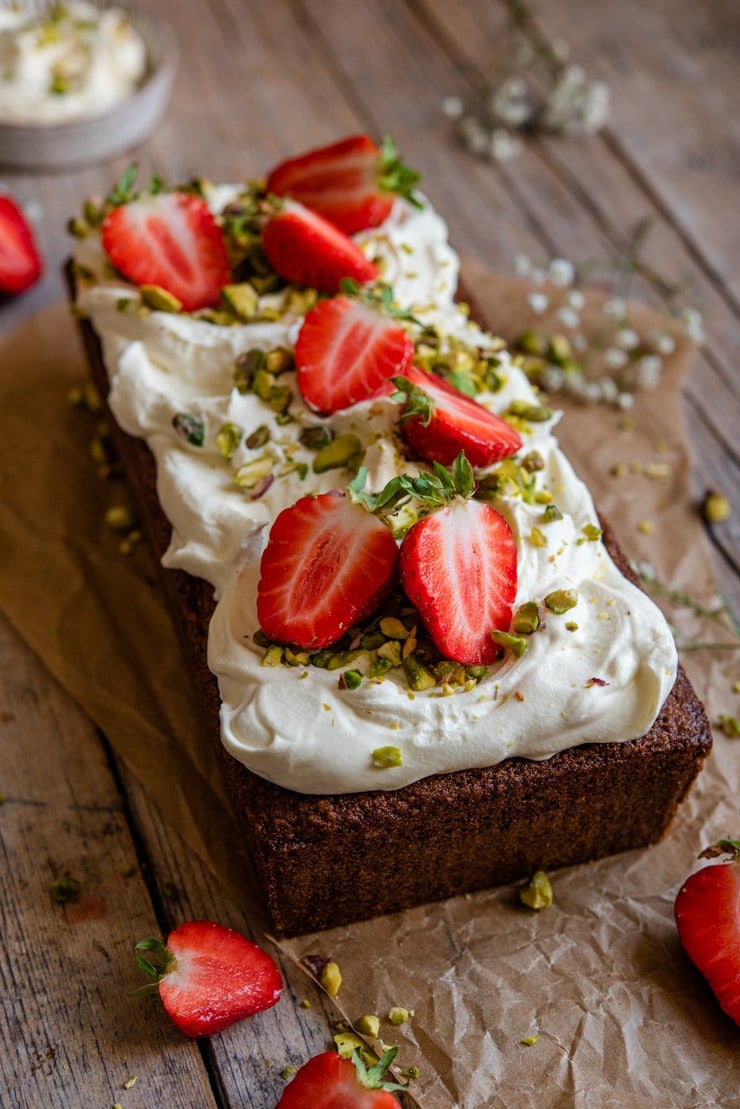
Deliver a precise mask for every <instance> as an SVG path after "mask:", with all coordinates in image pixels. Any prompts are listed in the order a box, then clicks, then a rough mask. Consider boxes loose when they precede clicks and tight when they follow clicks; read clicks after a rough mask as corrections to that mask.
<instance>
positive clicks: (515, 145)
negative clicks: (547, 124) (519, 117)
mask: <svg viewBox="0 0 740 1109" xmlns="http://www.w3.org/2000/svg"><path fill="white" fill-rule="evenodd" d="M521 149H522V144H521V143H520V142H519V139H517V138H515V137H514V135H512V134H511V132H510V131H507V130H505V128H503V127H497V128H496V130H495V131H493V132H492V133H491V137H490V140H489V152H490V155H491V157H492V158H493V160H494V161H496V162H510V161H511V159H512V158H516V157H517V155H518V154H520V153H521Z"/></svg>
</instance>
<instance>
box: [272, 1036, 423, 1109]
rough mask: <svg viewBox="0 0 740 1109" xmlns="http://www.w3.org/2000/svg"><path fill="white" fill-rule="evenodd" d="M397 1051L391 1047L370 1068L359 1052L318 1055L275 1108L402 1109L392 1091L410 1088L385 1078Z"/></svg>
mask: <svg viewBox="0 0 740 1109" xmlns="http://www.w3.org/2000/svg"><path fill="white" fill-rule="evenodd" d="M397 1051H398V1048H396V1047H392V1048H389V1049H388V1051H387V1052H386V1053H385V1055H383V1057H382V1058H381V1059H379V1060H378V1062H377V1063H375V1064H374V1065H373V1066H372V1067H370V1068H367V1067H366V1066H365V1064H364V1063H363V1062H362V1059H361V1058H360V1054H359V1052H358V1051H355V1054H354V1055H353V1057H352V1058H351V1059H344V1058H342V1056H341V1055H337V1054H336V1052H334V1051H323V1052H322V1053H321V1054H320V1055H314V1057H313V1059H309V1060H308V1062H307V1063H304V1064H303V1066H302V1067H301V1068H300V1070H298V1071H297V1072H296V1074H295V1075H294V1077H293V1078H292V1079H291V1081H290V1082H289V1083H288V1085H287V1086H286V1087H285V1089H284V1090H283V1096H282V1097H281V1098H280V1101H279V1102H278V1103H277V1106H276V1107H275V1109H398V1102H397V1101H396V1099H395V1097H394V1096H393V1094H392V1093H391V1090H405V1089H406V1086H403V1085H400V1084H399V1083H397V1082H393V1081H386V1080H385V1078H384V1074H385V1072H386V1070H387V1069H388V1067H389V1066H390V1064H391V1063H392V1062H393V1059H394V1058H395V1057H396V1053H397Z"/></svg>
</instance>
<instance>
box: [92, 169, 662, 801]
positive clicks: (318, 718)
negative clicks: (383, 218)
mask: <svg viewBox="0 0 740 1109" xmlns="http://www.w3.org/2000/svg"><path fill="white" fill-rule="evenodd" d="M216 197H217V198H218V199H217V202H216V201H215V198H216ZM228 197H229V191H228V190H221V189H219V190H216V192H215V193H214V194H213V199H212V203H214V206H215V207H219V206H221V205H222V204H223V203H225V202H226V201H227V200H228ZM358 241H360V242H361V243H362V245H363V249H364V250H366V251H367V252H368V253H369V254H371V255H372V256H373V257H374V258H376V259H377V260H379V261H380V263H381V265H382V267H383V271H384V277H385V278H386V279H387V280H388V281H389V282H392V284H393V287H394V292H395V295H396V298H397V299H398V300H399V302H401V303H402V304H404V305H407V306H409V307H410V308H411V309H412V310H413V311H414V313H415V314H416V315H417V316H419V317H421V318H422V320H423V321H424V322H433V323H434V324H435V326H436V327H437V328H438V329H439V330H440V332H441V333H443V334H447V335H455V336H457V337H458V338H461V339H464V340H466V341H468V342H470V343H472V344H479V345H484V346H485V345H486V343H488V342H490V340H489V339H488V338H487V337H486V336H485V334H484V333H483V332H481V331H480V330H479V329H478V328H477V327H476V326H475V325H474V324H472V323H470V322H469V321H468V319H467V318H466V316H465V314H464V313H463V312H462V311H460V310H459V309H458V308H457V307H456V306H455V304H454V300H453V298H454V293H455V288H456V281H457V272H458V260H457V257H456V255H455V254H454V252H453V251H452V249H451V248H450V246H449V244H448V242H447V231H446V227H445V225H444V223H443V221H442V220H441V219H440V218H439V216H438V215H437V214H436V213H434V212H433V211H432V209H431V208H430V207H429V206H428V205H425V206H424V208H423V209H422V210H421V211H416V210H415V209H413V208H411V207H410V206H408V205H406V204H403V203H401V202H397V204H396V205H395V208H394V212H393V214H392V216H391V218H390V219H389V221H388V222H387V223H386V224H385V225H384V226H383V227H381V228H379V229H378V230H376V231H374V232H370V233H366V234H364V235H363V236H358ZM78 258H79V260H80V261H81V262H82V263H83V264H84V265H85V266H86V267H87V268H88V269H91V270H92V271H93V272H96V273H98V274H100V275H101V277H100V280H98V281H96V282H95V283H94V284H92V285H91V286H90V287H87V288H85V289H84V290H83V291H82V292H81V294H80V303H81V306H82V308H83V309H84V311H85V312H86V313H87V314H88V315H89V316H90V318H91V320H92V322H93V324H94V326H95V329H96V331H97V332H98V334H99V335H100V336H101V339H102V342H103V349H104V355H105V360H106V364H107V367H108V371H109V374H110V378H111V384H112V388H111V397H110V404H111V408H112V410H113V413H114V415H115V418H116V419H117V420H118V422H119V423H120V424H121V426H122V427H123V428H124V430H126V431H128V432H129V433H130V434H132V435H136V436H139V437H141V438H143V439H145V440H146V442H147V443H148V445H149V447H150V449H151V450H152V452H153V454H154V456H155V458H156V462H157V483H158V493H159V497H160V500H161V503H162V506H163V508H164V511H165V513H166V515H167V516H168V518H169V520H170V522H171V524H172V529H173V530H172V540H171V543H170V547H169V550H168V551H167V554H166V556H165V558H164V562H165V564H166V565H167V566H171V567H175V566H177V567H180V568H182V569H184V570H186V571H188V572H189V573H191V574H194V575H197V576H199V577H203V578H205V579H206V580H208V581H209V582H210V583H211V584H212V585H213V587H214V595H215V599H216V608H215V612H214V616H213V619H212V622H211V626H210V629H209V645H208V659H209V665H210V667H211V669H212V671H213V672H214V674H215V675H216V677H217V679H218V683H219V689H220V695H221V700H222V708H221V731H222V739H223V742H224V744H225V746H226V748H227V749H228V750H229V751H230V752H231V754H232V755H233V756H234V757H235V758H237V759H239V760H240V761H241V762H243V763H244V764H245V765H246V766H247V767H249V769H251V770H252V771H254V772H255V773H257V774H259V775H261V776H262V777H265V778H267V779H269V780H270V781H272V782H275V783H277V784H278V785H281V786H283V787H285V788H288V789H292V790H296V791H298V792H301V793H347V792H356V791H364V790H373V789H397V788H400V787H402V786H404V785H407V784H408V783H410V782H413V781H415V780H417V779H419V778H423V777H426V776H428V775H431V774H438V773H446V772H450V771H455V770H459V769H464V768H473V767H483V766H490V765H493V764H495V763H497V762H499V761H501V760H503V759H505V758H508V757H510V756H514V755H517V756H522V757H525V758H530V759H545V758H548V757H549V756H551V755H553V754H554V753H555V752H557V751H561V750H564V749H566V748H568V747H573V746H577V745H578V744H582V743H591V742H595V743H601V742H614V741H622V740H628V739H633V738H635V737H637V736H640V735H642V734H644V733H645V732H646V731H647V730H648V729H649V727H650V726H651V724H652V723H653V721H654V719H655V717H656V715H657V713H658V712H659V710H660V707H661V705H662V703H663V701H664V700H665V698H666V696H667V695H668V692H669V691H670V689H671V687H672V685H673V682H674V679H675V672H676V662H677V660H676V651H675V646H674V642H673V637H672V635H671V633H670V630H669V628H668V626H667V624H666V622H665V620H664V618H663V616H662V615H661V613H660V612H659V610H658V609H657V608H656V607H655V605H654V604H653V603H652V602H651V601H650V600H649V598H647V597H646V596H645V595H644V594H643V593H642V592H641V591H640V590H639V589H637V588H635V587H634V586H633V585H632V584H631V583H630V582H628V581H627V580H626V579H625V578H624V577H623V575H622V574H621V573H620V572H619V571H618V570H617V568H616V567H615V566H614V564H613V562H612V560H611V559H610V557H609V555H608V553H607V551H606V549H605V548H604V546H603V544H602V543H601V542H600V541H599V540H598V539H596V540H594V539H592V538H589V536H591V535H593V531H592V529H593V528H594V525H596V523H597V516H596V510H595V508H594V505H593V502H592V500H591V497H590V495H589V493H588V491H587V489H586V487H585V485H584V484H583V482H582V481H580V479H579V478H578V477H577V476H576V475H575V473H574V472H573V470H572V468H571V466H570V465H569V463H568V461H567V459H566V458H565V456H564V455H563V453H562V451H561V450H560V448H559V446H558V443H557V440H556V438H555V436H554V434H553V427H554V425H555V423H556V420H557V417H553V418H552V419H550V420H549V421H546V422H544V423H537V424H532V425H531V428H530V430H529V431H526V432H525V433H524V439H525V446H524V452H527V451H531V450H536V451H537V452H539V454H540V455H541V458H542V461H543V464H544V465H543V469H541V470H540V471H539V473H538V488H541V489H545V490H548V491H550V492H551V493H552V495H553V497H554V499H555V500H556V503H557V506H558V508H559V509H560V511H561V513H562V518H561V519H555V520H551V521H549V522H548V523H547V524H546V525H545V527H544V528H543V527H542V511H543V509H542V505H541V504H528V503H526V502H525V500H524V499H523V498H522V496H521V495H520V494H519V493H517V492H515V491H513V490H512V492H511V493H509V494H505V495H503V496H500V497H497V500H496V508H497V510H498V511H500V512H501V513H502V514H503V515H504V516H505V517H506V519H507V520H508V522H509V524H510V526H511V528H512V531H513V534H514V537H515V539H516V541H517V547H518V552H519V564H518V592H517V599H516V605H519V604H522V603H523V602H525V601H531V600H535V601H537V602H542V600H543V599H544V597H545V596H547V595H548V594H549V593H551V592H553V591H556V590H561V589H567V590H574V591H575V592H576V593H577V598H578V600H577V604H576V605H575V607H574V608H572V609H570V610H569V611H568V613H567V616H558V615H555V614H551V613H548V618H547V620H546V622H545V627H543V628H541V629H540V630H538V631H537V633H536V634H535V635H533V636H531V637H530V641H529V647H528V650H527V652H526V653H525V654H524V655H523V656H522V657H520V658H515V657H514V656H513V655H512V654H511V653H509V652H507V655H506V657H505V658H504V660H503V661H502V662H500V663H498V664H496V665H494V666H492V667H491V668H490V669H489V674H488V676H487V677H486V678H484V679H482V680H481V681H480V682H479V683H478V684H477V685H476V686H475V688H474V689H472V690H470V689H463V688H462V687H460V688H459V689H456V690H455V691H454V692H452V693H448V692H447V691H443V690H441V689H440V687H435V688H433V689H431V690H427V691H424V692H412V691H411V690H410V689H409V688H408V685H407V684H406V682H405V681H404V680H402V679H401V678H399V677H398V676H397V675H396V672H395V671H393V670H391V671H389V673H388V674H387V675H386V676H385V677H384V678H383V679H382V680H372V679H369V678H367V677H366V678H365V679H364V680H363V681H362V683H361V684H360V686H359V688H357V689H341V688H339V683H338V680H337V679H338V672H337V671H330V670H323V669H320V668H318V667H314V666H296V667H286V666H277V667H265V666H263V665H262V654H263V652H262V650H261V649H259V648H258V647H257V646H256V645H255V644H254V639H253V637H254V633H255V632H256V631H257V628H258V622H257V614H256V590H257V583H258V580H259V561H260V557H261V553H262V551H263V549H264V546H265V543H266V541H267V535H268V532H269V527H270V524H271V522H272V520H273V519H274V518H275V516H276V515H277V513H278V512H280V511H281V510H282V509H283V508H284V507H286V506H288V505H290V504H292V503H294V502H295V501H296V500H297V499H298V498H299V497H301V496H303V495H305V494H306V493H308V492H325V491H327V490H329V489H331V488H334V487H335V486H336V484H337V480H338V478H337V471H330V472H328V473H325V474H318V475H317V474H313V473H312V472H311V470H310V461H311V458H312V455H311V454H310V452H308V451H307V450H306V449H305V448H304V447H303V446H302V445H301V444H300V441H299V437H300V433H301V431H302V429H303V428H304V427H305V426H307V425H315V424H316V423H317V422H320V420H319V419H318V418H317V416H316V414H315V413H312V412H310V411H309V410H308V409H307V408H306V407H305V406H304V405H303V403H302V402H301V400H300V396H299V394H298V392H297V390H296V389H295V388H294V389H293V390H292V392H293V397H294V399H293V401H292V402H291V407H290V414H291V416H292V417H293V419H292V421H291V422H290V423H287V424H283V425H281V424H278V422H277V420H276V418H275V414H274V413H272V412H271V411H270V410H269V409H268V407H267V406H266V405H265V404H264V403H263V402H262V401H260V399H259V398H258V397H256V396H255V395H253V394H241V393H239V392H238V391H237V390H236V389H235V388H234V387H233V364H234V358H235V357H236V356H237V355H238V354H239V353H241V352H242V351H244V350H245V349H248V348H255V347H258V348H261V349H264V350H269V349H271V348H273V347H275V346H291V345H292V344H293V343H294V342H295V337H296V334H297V331H298V329H299V327H300V319H296V318H291V317H289V316H283V317H282V318H281V319H280V320H278V321H276V322H269V323H257V324H248V325H244V326H240V327H220V326H215V325H213V324H210V323H205V322H203V321H199V320H197V319H194V318H191V317H187V316H178V315H171V314H167V313H161V312H152V313H151V314H150V315H148V316H143V317H142V316H139V315H137V314H136V313H121V312H120V311H119V310H118V309H117V302H118V301H119V300H120V298H121V296H122V295H124V293H125V288H124V286H122V284H121V282H120V281H118V282H115V281H113V282H111V281H106V280H104V279H103V278H102V273H103V267H102V264H101V263H102V255H101V254H100V247H99V245H96V244H94V243H91V242H87V241H86V242H85V243H83V244H81V247H80V251H79V254H78ZM129 294H130V290H129ZM496 356H497V358H498V359H499V360H500V365H499V369H498V371H497V373H498V375H499V377H500V378H501V381H502V387H501V389H500V390H498V391H497V392H496V393H491V394H482V395H480V396H479V397H478V399H479V400H480V401H481V403H483V404H486V405H487V406H488V407H490V408H491V409H492V410H493V411H496V412H499V413H503V412H506V411H507V410H508V408H509V406H510V405H511V402H512V401H513V400H516V399H519V400H525V401H536V395H535V393H534V391H533V389H532V387H531V385H530V384H529V382H528V381H527V379H526V377H525V376H524V375H523V373H522V372H521V371H520V370H519V369H518V368H517V367H515V366H514V365H512V363H511V360H510V358H509V357H508V355H507V354H506V353H505V352H497V355H496ZM289 379H290V375H285V378H282V377H281V381H282V380H289ZM183 411H184V412H188V413H191V414H193V415H195V416H197V418H198V419H199V420H200V421H201V422H202V423H203V425H204V427H205V429H206V435H205V445H204V446H203V447H194V446H191V445H189V444H187V443H186V442H184V441H183V440H182V439H181V438H179V437H178V436H177V435H175V434H174V432H173V428H172V417H173V414H174V413H176V412H183ZM397 411H398V410H397V406H396V405H394V404H393V403H392V402H391V401H389V400H387V399H380V400H378V399H376V400H372V401H366V402H364V403H362V404H358V405H355V406H353V407H352V408H351V409H347V410H345V411H344V412H339V413H336V414H335V415H334V416H332V417H330V418H328V419H327V422H329V423H330V424H331V426H332V428H333V429H334V430H335V431H336V432H337V433H340V434H341V433H343V432H352V433H353V434H355V435H357V437H358V438H359V439H360V441H361V443H362V445H363V447H364V448H365V458H364V462H365V464H366V465H367V466H368V469H369V477H368V488H369V489H371V490H379V489H380V488H382V487H383V485H384V484H385V483H386V482H387V481H388V480H389V478H390V477H392V476H393V475H394V474H396V473H398V472H400V471H408V470H409V468H410V464H409V462H408V461H407V460H406V459H404V458H403V457H401V455H400V453H399V450H398V444H397V439H396V437H395V436H394V426H395V420H396V417H397ZM226 423H233V424H236V425H237V426H238V427H240V428H243V429H245V431H246V432H247V433H248V432H249V431H251V430H253V429H254V428H256V427H257V426H259V425H262V424H267V425H268V427H270V431H271V436H270V438H269V440H268V442H267V443H266V444H265V445H264V446H261V447H256V448H253V449H251V450H250V449H249V448H247V447H246V445H245V443H244V438H243V437H242V439H241V445H240V446H239V447H238V449H237V450H236V452H235V453H234V455H233V457H232V458H231V459H229V460H226V459H225V458H224V457H223V456H222V454H221V453H220V452H219V451H218V449H217V448H216V447H215V446H214V445H210V444H214V443H215V436H216V433H217V432H218V429H219V428H220V427H222V426H223V425H224V424H226ZM524 452H523V453H524ZM261 458H264V459H266V465H268V464H269V466H270V469H271V471H272V473H274V474H276V475H278V476H277V477H275V479H274V480H273V481H272V484H271V485H270V486H269V488H268V489H267V490H266V491H265V492H264V494H263V495H262V496H261V497H259V498H258V499H256V500H250V499H249V498H248V496H245V495H244V493H243V491H242V490H240V489H239V487H238V486H237V484H236V483H235V481H234V473H235V471H236V470H238V469H239V468H240V467H242V466H244V465H245V464H247V463H250V462H254V461H256V460H258V459H261ZM301 463H308V464H309V467H308V474H309V476H307V477H306V476H302V475H303V474H304V470H303V469H302V467H301ZM533 528H536V529H540V530H541V531H542V532H544V533H545V534H546V540H547V542H546V544H545V545H544V546H542V545H540V544H539V543H535V542H533V541H532V533H533ZM353 666H357V667H359V668H362V663H361V662H358V663H356V664H355V663H353ZM386 746H392V747H394V748H397V749H398V751H399V753H400V764H399V765H398V766H390V767H384V768H382V769H380V768H378V767H377V766H376V765H375V764H374V760H373V752H374V751H375V750H376V749H377V748H380V747H386Z"/></svg>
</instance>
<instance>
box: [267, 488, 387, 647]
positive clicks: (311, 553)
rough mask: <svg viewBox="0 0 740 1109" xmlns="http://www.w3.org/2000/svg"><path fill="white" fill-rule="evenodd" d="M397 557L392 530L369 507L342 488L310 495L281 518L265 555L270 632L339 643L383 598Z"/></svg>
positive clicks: (306, 642)
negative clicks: (313, 495)
mask: <svg viewBox="0 0 740 1109" xmlns="http://www.w3.org/2000/svg"><path fill="white" fill-rule="evenodd" d="M397 563H398V548H397V547H396V543H395V540H394V539H393V536H392V535H391V533H390V531H389V530H388V528H387V527H386V526H385V524H383V523H381V521H380V520H379V519H378V518H377V517H376V516H373V515H371V513H369V512H367V511H366V510H365V509H364V508H363V507H362V506H361V505H359V504H354V503H353V502H352V501H351V500H350V499H349V498H348V497H345V496H344V494H342V493H338V492H332V493H322V494H321V495H320V496H318V497H310V496H309V497H302V498H301V499H300V500H299V501H296V503H295V504H293V505H291V506H290V507H289V508H286V509H283V511H282V512H281V513H280V514H279V516H278V517H277V518H276V520H275V523H274V524H273V525H272V530H271V531H270V537H269V539H268V542H267V546H266V548H265V551H264V553H263V555H262V562H261V565H260V581H259V586H258V590H257V616H258V618H259V621H260V624H261V626H262V630H263V632H264V633H265V635H267V636H269V638H270V639H276V640H278V641H279V642H282V643H294V644H296V645H297V646H298V647H301V648H303V649H304V650H311V649H314V648H319V647H328V646H329V645H330V644H332V643H336V641H337V640H338V639H341V637H342V636H343V635H344V633H345V632H346V631H348V630H349V628H351V627H352V625H353V624H355V623H356V622H357V621H358V620H362V619H363V618H364V617H366V616H369V615H370V613H372V612H373V611H374V610H375V608H376V607H377V606H378V605H379V604H380V601H381V600H382V599H383V597H384V596H385V595H386V593H387V592H388V590H389V589H390V587H391V585H392V584H393V582H394V581H395V579H396V568H397Z"/></svg>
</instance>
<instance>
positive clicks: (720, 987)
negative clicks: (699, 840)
mask: <svg viewBox="0 0 740 1109" xmlns="http://www.w3.org/2000/svg"><path fill="white" fill-rule="evenodd" d="M724 853H730V854H731V855H732V856H733V861H732V862H728V863H719V864H716V865H713V866H704V867H702V868H701V870H697V871H695V873H694V874H691V875H689V877H688V878H687V879H686V881H685V882H684V884H683V885H682V886H681V889H680V890H679V891H678V895H677V897H676V903H675V915H676V927H677V928H678V935H679V938H680V940H681V943H682V945H683V948H684V950H685V952H686V954H687V955H688V957H689V958H690V959H691V961H692V963H694V965H695V966H696V967H697V968H698V969H699V970H700V971H701V973H702V974H703V975H704V977H705V978H707V979H708V981H709V985H710V986H711V987H712V989H713V991H714V993H715V996H716V998H717V1000H718V1001H719V1003H720V1005H721V1007H722V1009H724V1011H725V1012H726V1013H727V1015H728V1016H729V1017H731V1018H732V1020H734V1021H735V1023H736V1024H740V841H738V840H723V841H721V842H720V843H719V844H718V845H717V847H716V848H708V849H707V851H704V852H702V856H704V857H707V856H712V855H717V854H724Z"/></svg>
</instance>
